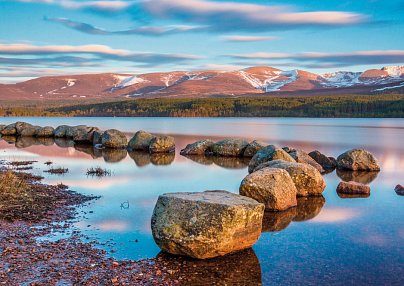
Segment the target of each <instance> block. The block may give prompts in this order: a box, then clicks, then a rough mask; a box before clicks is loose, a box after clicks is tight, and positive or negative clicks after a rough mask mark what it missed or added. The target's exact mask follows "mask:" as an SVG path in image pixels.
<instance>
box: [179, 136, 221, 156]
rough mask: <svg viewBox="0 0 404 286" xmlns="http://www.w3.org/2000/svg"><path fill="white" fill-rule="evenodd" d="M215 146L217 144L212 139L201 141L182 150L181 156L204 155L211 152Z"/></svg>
mask: <svg viewBox="0 0 404 286" xmlns="http://www.w3.org/2000/svg"><path fill="white" fill-rule="evenodd" d="M213 144H215V143H214V142H213V141H212V140H210V139H204V140H199V141H197V142H195V143H192V144H188V145H187V146H186V147H185V148H184V149H182V150H181V152H180V154H181V155H204V154H205V153H206V151H207V150H209V149H210V148H211V147H212V146H213Z"/></svg>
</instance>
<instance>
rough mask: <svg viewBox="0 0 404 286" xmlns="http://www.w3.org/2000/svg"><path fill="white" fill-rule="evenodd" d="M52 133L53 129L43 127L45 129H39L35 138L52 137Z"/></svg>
mask: <svg viewBox="0 0 404 286" xmlns="http://www.w3.org/2000/svg"><path fill="white" fill-rule="evenodd" d="M54 132H55V129H54V128H53V127H51V126H45V127H42V128H40V129H39V130H38V131H37V132H36V134H35V136H36V137H53V135H54Z"/></svg>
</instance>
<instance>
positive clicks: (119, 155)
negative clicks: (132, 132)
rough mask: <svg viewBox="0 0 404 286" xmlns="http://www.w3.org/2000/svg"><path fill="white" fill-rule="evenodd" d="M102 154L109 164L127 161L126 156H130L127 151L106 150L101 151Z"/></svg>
mask: <svg viewBox="0 0 404 286" xmlns="http://www.w3.org/2000/svg"><path fill="white" fill-rule="evenodd" d="M94 149H95V148H94ZM101 153H102V157H103V158H104V161H105V162H108V163H118V162H120V161H122V160H123V159H125V158H126V155H128V152H127V151H126V149H110V148H105V149H102V150H101Z"/></svg>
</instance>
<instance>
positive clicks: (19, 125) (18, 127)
mask: <svg viewBox="0 0 404 286" xmlns="http://www.w3.org/2000/svg"><path fill="white" fill-rule="evenodd" d="M29 127H32V124H30V123H27V122H21V121H18V122H16V123H15V130H16V131H17V135H21V132H22V131H23V130H24V129H27V128H29Z"/></svg>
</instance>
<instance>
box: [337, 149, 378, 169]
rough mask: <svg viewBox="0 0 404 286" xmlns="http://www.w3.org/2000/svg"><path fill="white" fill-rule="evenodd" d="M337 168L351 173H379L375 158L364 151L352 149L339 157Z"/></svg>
mask: <svg viewBox="0 0 404 286" xmlns="http://www.w3.org/2000/svg"><path fill="white" fill-rule="evenodd" d="M337 167H338V168H339V169H347V170H353V171H380V166H379V163H378V162H377V160H376V158H375V157H374V156H373V155H372V154H371V153H370V152H368V151H366V150H364V149H352V150H349V151H346V152H345V153H343V154H341V155H339V156H338V158H337Z"/></svg>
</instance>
